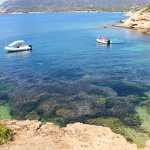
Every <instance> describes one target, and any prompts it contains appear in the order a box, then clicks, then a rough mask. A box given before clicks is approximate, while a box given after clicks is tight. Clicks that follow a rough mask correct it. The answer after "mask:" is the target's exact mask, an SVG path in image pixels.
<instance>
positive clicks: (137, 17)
mask: <svg viewBox="0 0 150 150" xmlns="http://www.w3.org/2000/svg"><path fill="white" fill-rule="evenodd" d="M125 16H127V17H130V18H129V19H127V20H120V21H119V22H120V24H118V25H117V26H120V27H124V28H128V29H134V30H137V31H139V32H143V33H145V34H150V12H149V7H146V8H143V9H141V10H138V11H130V12H127V13H126V14H125Z"/></svg>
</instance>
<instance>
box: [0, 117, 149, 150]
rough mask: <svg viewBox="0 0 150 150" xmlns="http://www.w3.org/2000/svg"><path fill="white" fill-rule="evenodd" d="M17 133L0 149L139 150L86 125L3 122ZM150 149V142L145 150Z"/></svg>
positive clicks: (124, 140) (119, 138) (96, 127)
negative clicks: (62, 126) (60, 125)
mask: <svg viewBox="0 0 150 150" xmlns="http://www.w3.org/2000/svg"><path fill="white" fill-rule="evenodd" d="M2 123H3V124H4V125H5V126H6V127H8V128H11V129H13V140H12V141H11V142H8V143H6V144H3V145H1V146H0V150H8V149H9V150H25V149H28V150H41V149H43V150H50V149H53V150H70V149H73V150H81V149H86V150H95V149H98V150H110V149H113V150H120V149H121V150H139V149H138V147H137V146H136V145H135V144H131V143H129V142H127V141H126V139H125V138H124V137H123V136H121V135H119V134H116V133H113V132H112V131H111V130H110V129H109V128H106V127H101V126H95V125H87V124H82V123H74V124H68V125H67V127H64V128H59V127H58V126H56V125H54V124H53V123H46V124H45V125H41V122H39V121H36V120H32V121H29V120H23V121H17V120H3V121H2ZM149 149H150V141H147V142H146V146H145V148H144V149H142V150H149Z"/></svg>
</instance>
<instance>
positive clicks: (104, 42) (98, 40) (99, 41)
mask: <svg viewBox="0 0 150 150" xmlns="http://www.w3.org/2000/svg"><path fill="white" fill-rule="evenodd" d="M97 42H98V43H103V44H108V43H107V40H106V41H102V40H100V39H97ZM110 44H112V41H110Z"/></svg>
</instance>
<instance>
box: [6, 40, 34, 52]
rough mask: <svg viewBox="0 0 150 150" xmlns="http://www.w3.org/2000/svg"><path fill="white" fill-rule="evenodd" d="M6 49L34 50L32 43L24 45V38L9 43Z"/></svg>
mask: <svg viewBox="0 0 150 150" xmlns="http://www.w3.org/2000/svg"><path fill="white" fill-rule="evenodd" d="M21 43H22V44H21ZM16 44H17V46H15V45H16ZM5 49H6V50H8V51H25V50H32V45H24V41H23V40H18V41H14V42H13V43H11V44H9V45H8V46H7V47H5Z"/></svg>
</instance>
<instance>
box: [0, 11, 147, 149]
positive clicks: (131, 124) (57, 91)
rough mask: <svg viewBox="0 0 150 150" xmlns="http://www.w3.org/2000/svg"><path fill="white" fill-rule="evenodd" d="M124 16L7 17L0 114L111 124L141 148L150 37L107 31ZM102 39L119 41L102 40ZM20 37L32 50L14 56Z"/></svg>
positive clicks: (1, 23)
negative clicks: (11, 47) (14, 45)
mask: <svg viewBox="0 0 150 150" xmlns="http://www.w3.org/2000/svg"><path fill="white" fill-rule="evenodd" d="M122 14H123V13H62V14H61V13H60V14H24V15H1V16H0V33H1V36H0V109H1V111H0V117H1V118H2V119H6V118H9V119H10V118H12V119H38V120H40V121H42V122H46V121H51V122H54V123H56V124H59V125H61V126H64V125H66V124H67V123H73V122H76V121H80V122H83V123H89V124H96V125H103V126H108V127H110V128H111V129H112V130H113V131H114V132H116V133H120V134H123V135H124V136H125V137H126V138H127V139H128V140H129V141H131V142H134V143H138V145H139V146H140V147H142V146H143V145H144V143H145V141H146V140H148V139H149V131H150V130H147V129H148V128H149V126H150V125H149V121H148V118H149V113H150V112H149V105H150V101H149V99H150V92H149V91H150V58H149V56H150V44H149V43H150V38H149V35H146V34H142V33H138V32H136V31H132V30H127V29H123V28H116V27H111V26H109V27H108V28H102V26H104V25H107V24H115V23H116V21H118V20H120V19H126V18H123V17H121V15H122ZM98 36H101V37H102V36H103V37H104V36H106V37H109V38H110V39H111V40H112V41H113V42H114V44H112V45H110V46H106V45H103V44H98V43H97V42H96V38H97V37H98ZM15 40H25V41H26V43H27V44H31V45H32V46H33V50H32V51H24V52H14V53H7V51H5V50H4V47H5V46H7V45H8V44H10V43H11V42H13V41H15ZM141 137H142V138H141Z"/></svg>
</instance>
